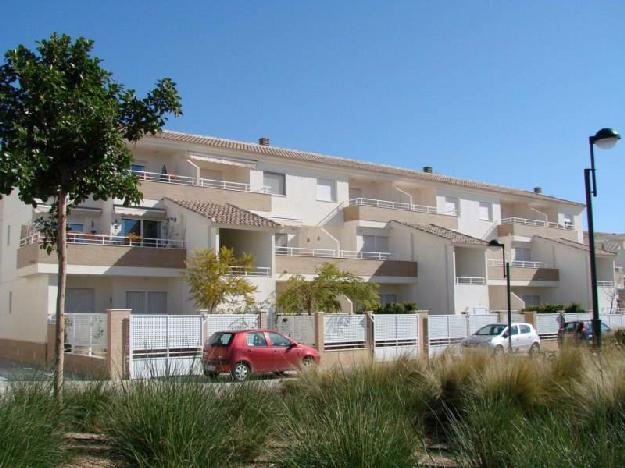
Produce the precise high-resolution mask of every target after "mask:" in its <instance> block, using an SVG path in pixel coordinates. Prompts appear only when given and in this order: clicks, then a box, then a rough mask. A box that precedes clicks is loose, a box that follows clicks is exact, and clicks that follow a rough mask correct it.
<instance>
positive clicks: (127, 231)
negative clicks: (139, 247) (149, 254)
mask: <svg viewBox="0 0 625 468" xmlns="http://www.w3.org/2000/svg"><path fill="white" fill-rule="evenodd" d="M160 234H161V222H160V221H154V220H151V219H135V218H122V236H125V237H128V236H130V235H133V236H137V237H141V238H142V239H158V238H159V237H161V236H160Z"/></svg>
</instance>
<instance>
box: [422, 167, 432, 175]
mask: <svg viewBox="0 0 625 468" xmlns="http://www.w3.org/2000/svg"><path fill="white" fill-rule="evenodd" d="M423 172H427V173H428V174H431V173H432V166H423Z"/></svg>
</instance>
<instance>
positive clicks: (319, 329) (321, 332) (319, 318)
mask: <svg viewBox="0 0 625 468" xmlns="http://www.w3.org/2000/svg"><path fill="white" fill-rule="evenodd" d="M315 343H316V345H317V351H319V353H323V352H324V350H325V321H324V314H323V312H315Z"/></svg>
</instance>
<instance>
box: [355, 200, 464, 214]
mask: <svg viewBox="0 0 625 468" xmlns="http://www.w3.org/2000/svg"><path fill="white" fill-rule="evenodd" d="M349 205H350V206H375V207H378V208H388V209H391V210H408V211H415V212H417V213H430V214H441V215H447V216H457V213H456V210H451V211H443V210H439V209H438V208H437V207H435V206H425V205H415V204H414V203H400V202H394V201H389V200H378V199H376V198H352V199H351V200H350V201H349Z"/></svg>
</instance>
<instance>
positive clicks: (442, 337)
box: [428, 314, 499, 357]
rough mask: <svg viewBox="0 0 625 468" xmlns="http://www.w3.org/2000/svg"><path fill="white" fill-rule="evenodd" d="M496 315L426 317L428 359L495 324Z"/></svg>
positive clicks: (496, 320) (497, 318) (497, 319)
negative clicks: (482, 328)
mask: <svg viewBox="0 0 625 468" xmlns="http://www.w3.org/2000/svg"><path fill="white" fill-rule="evenodd" d="M498 321H499V317H498V316H497V314H483V315H430V316H429V317H428V340H429V349H430V352H429V354H430V357H432V356H435V355H436V354H439V353H441V352H442V351H444V350H445V349H446V348H448V347H449V346H451V345H454V344H457V343H459V342H460V341H462V339H464V338H466V337H467V336H469V335H470V334H472V333H474V332H475V331H477V330H478V329H479V328H480V327H483V326H484V325H488V324H489V323H497V322H498Z"/></svg>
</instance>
